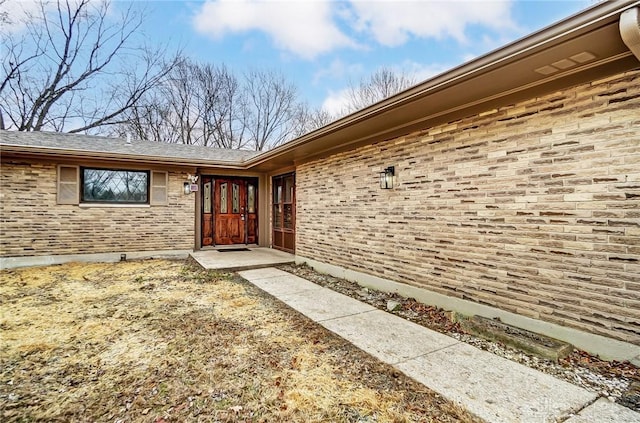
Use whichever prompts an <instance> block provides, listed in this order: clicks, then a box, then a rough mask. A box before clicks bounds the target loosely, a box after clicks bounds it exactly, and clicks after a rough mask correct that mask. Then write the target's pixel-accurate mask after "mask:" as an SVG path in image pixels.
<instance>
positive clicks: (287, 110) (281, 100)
mask: <svg viewBox="0 0 640 423" xmlns="http://www.w3.org/2000/svg"><path fill="white" fill-rule="evenodd" d="M245 84H246V85H245V90H246V93H247V98H248V104H249V107H248V110H247V113H248V115H247V116H248V119H247V127H248V131H249V133H250V135H251V147H252V149H254V150H257V151H262V150H264V149H265V148H273V147H275V146H277V145H279V144H282V143H283V142H285V141H287V140H290V139H292V138H293V135H294V129H295V127H296V124H298V123H299V121H300V113H301V112H302V110H301V106H300V103H299V102H298V97H297V96H298V94H297V90H296V88H295V86H293V85H292V84H291V83H289V82H287V81H286V79H285V78H284V76H283V75H282V74H279V73H276V72H273V71H258V70H252V71H249V72H247V73H246V74H245Z"/></svg>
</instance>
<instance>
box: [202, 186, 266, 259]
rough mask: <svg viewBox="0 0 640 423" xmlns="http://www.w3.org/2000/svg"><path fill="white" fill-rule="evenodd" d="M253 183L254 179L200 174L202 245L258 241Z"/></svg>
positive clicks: (256, 204) (256, 191)
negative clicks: (202, 175) (201, 175)
mask: <svg viewBox="0 0 640 423" xmlns="http://www.w3.org/2000/svg"><path fill="white" fill-rule="evenodd" d="M257 182H258V181H257V179H255V178H230V177H211V176H204V177H203V179H202V205H203V206H202V246H203V247H204V246H210V245H233V244H255V243H257V242H258V212H257V207H258V183H257Z"/></svg>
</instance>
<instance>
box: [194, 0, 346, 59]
mask: <svg viewBox="0 0 640 423" xmlns="http://www.w3.org/2000/svg"><path fill="white" fill-rule="evenodd" d="M332 6H333V3H331V2H325V1H309V2H307V1H305V2H293V1H259V0H238V1H233V0H219V1H207V2H206V3H204V4H203V5H202V8H201V9H200V10H199V12H198V13H197V14H196V15H195V16H194V26H195V28H196V30H198V31H199V32H202V33H205V34H209V35H211V36H212V37H214V38H216V39H220V38H222V37H224V36H225V35H228V34H233V33H242V32H248V31H252V30H258V31H262V32H265V33H266V34H268V35H269V36H270V37H271V38H272V39H273V41H274V43H275V44H276V46H278V47H279V48H280V49H282V50H286V51H290V52H292V53H295V54H297V55H299V56H301V57H304V58H306V59H312V58H314V57H316V56H318V55H319V54H322V53H326V52H329V51H331V50H333V49H335V48H340V47H355V46H356V43H355V42H353V41H352V40H351V39H350V38H349V37H347V36H346V35H345V34H344V33H343V32H342V31H341V30H340V29H339V28H338V26H337V25H336V23H335V22H334V16H333V10H332Z"/></svg>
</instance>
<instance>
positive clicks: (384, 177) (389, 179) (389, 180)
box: [380, 166, 396, 189]
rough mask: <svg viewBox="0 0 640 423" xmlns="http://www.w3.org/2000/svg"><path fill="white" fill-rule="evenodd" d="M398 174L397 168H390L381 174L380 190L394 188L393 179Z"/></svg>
mask: <svg viewBox="0 0 640 423" xmlns="http://www.w3.org/2000/svg"><path fill="white" fill-rule="evenodd" d="M395 174H396V168H395V167H394V166H389V167H387V168H386V169H385V170H383V171H382V172H380V188H381V189H391V188H393V177H394V176H395Z"/></svg>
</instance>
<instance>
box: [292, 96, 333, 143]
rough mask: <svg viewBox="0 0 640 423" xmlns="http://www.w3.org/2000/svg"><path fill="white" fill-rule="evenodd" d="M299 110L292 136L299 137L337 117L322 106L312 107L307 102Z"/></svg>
mask: <svg viewBox="0 0 640 423" xmlns="http://www.w3.org/2000/svg"><path fill="white" fill-rule="evenodd" d="M299 110H300V111H299V113H298V115H297V122H296V124H295V126H294V128H293V131H292V134H291V135H292V138H297V137H300V136H302V135H305V134H307V133H309V132H311V131H313V130H315V129H319V128H322V127H323V126H326V125H328V124H330V123H331V122H333V121H334V120H335V119H336V118H335V116H333V115H331V113H329V112H328V111H326V110H324V109H322V108H317V109H310V108H309V106H308V105H306V104H303V105H301V106H300V109H299Z"/></svg>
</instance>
